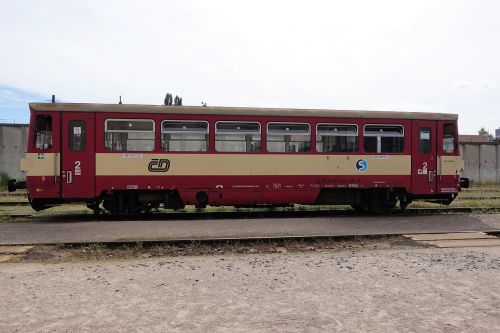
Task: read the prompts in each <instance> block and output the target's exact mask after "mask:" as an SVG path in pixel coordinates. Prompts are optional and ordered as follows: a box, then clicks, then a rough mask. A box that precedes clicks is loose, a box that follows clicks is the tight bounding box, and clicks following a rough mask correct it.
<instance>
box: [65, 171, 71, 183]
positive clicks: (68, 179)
mask: <svg viewBox="0 0 500 333" xmlns="http://www.w3.org/2000/svg"><path fill="white" fill-rule="evenodd" d="M66 183H68V184H71V183H73V172H72V171H66Z"/></svg>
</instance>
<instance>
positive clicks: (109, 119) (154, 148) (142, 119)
mask: <svg viewBox="0 0 500 333" xmlns="http://www.w3.org/2000/svg"><path fill="white" fill-rule="evenodd" d="M109 121H142V122H151V123H152V124H153V130H152V131H144V130H108V122H109ZM129 132H135V133H151V132H153V139H147V140H151V141H153V147H152V149H151V150H128V149H127V150H113V149H107V148H106V133H129ZM143 140H144V139H143ZM104 150H106V151H110V152H118V153H120V152H121V153H123V152H151V151H155V150H156V122H155V120H154V119H149V118H148V119H145V118H106V119H105V120H104Z"/></svg>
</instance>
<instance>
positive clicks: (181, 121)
mask: <svg viewBox="0 0 500 333" xmlns="http://www.w3.org/2000/svg"><path fill="white" fill-rule="evenodd" d="M167 121H169V122H177V123H205V124H206V125H207V131H206V132H205V133H203V134H204V135H208V138H207V140H206V141H207V149H206V150H199V151H193V150H181V151H176V150H164V149H163V146H162V140H163V138H162V135H163V134H164V133H166V134H169V133H173V132H164V131H163V123H164V122H167ZM178 133H196V134H201V132H195V131H186V132H182V131H179V132H178ZM185 141H188V140H185ZM160 150H161V151H162V152H167V153H208V152H209V151H210V123H209V122H208V121H206V120H192V119H186V120H184V119H163V120H162V121H161V122H160Z"/></svg>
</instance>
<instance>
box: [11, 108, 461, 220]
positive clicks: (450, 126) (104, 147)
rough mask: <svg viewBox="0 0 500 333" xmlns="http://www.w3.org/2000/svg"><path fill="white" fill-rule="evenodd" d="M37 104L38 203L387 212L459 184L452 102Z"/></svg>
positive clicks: (34, 170) (34, 169) (439, 197)
mask: <svg viewBox="0 0 500 333" xmlns="http://www.w3.org/2000/svg"><path fill="white" fill-rule="evenodd" d="M30 111H31V121H30V136H29V144H28V151H27V154H26V158H25V159H24V160H23V161H22V163H21V168H22V170H24V171H25V172H26V173H27V174H26V176H27V177H26V180H27V182H26V185H27V191H28V195H29V198H30V202H31V204H32V206H33V208H35V209H37V210H40V209H43V208H46V207H49V206H52V205H57V204H60V203H64V202H86V203H87V204H88V205H89V207H91V208H93V209H94V210H95V211H98V209H99V208H98V207H99V205H100V203H102V204H103V206H104V208H105V209H106V210H108V211H110V212H112V213H117V214H119V213H137V212H141V211H148V210H149V209H151V208H156V207H159V206H163V207H165V208H173V209H178V208H182V207H184V205H196V206H197V207H205V206H206V205H212V206H219V205H234V206H266V205H290V204H294V203H297V204H350V205H352V206H353V207H354V208H355V209H358V210H371V211H374V212H384V211H387V210H388V209H390V208H392V207H394V206H395V205H396V202H397V201H398V200H399V202H400V205H401V207H403V208H404V207H405V206H406V205H407V204H408V203H410V202H411V201H412V200H415V199H423V200H432V201H441V202H444V203H450V202H451V201H452V200H453V199H454V198H455V196H456V195H457V193H458V192H459V191H460V186H461V181H460V172H461V170H462V166H463V163H462V161H461V159H460V156H459V151H458V141H457V139H458V132H457V118H458V117H457V115H455V114H437V113H409V112H378V111H343V110H306V109H300V110H299V109H261V108H231V107H194V106H152V105H124V104H116V105H109V104H72V103H71V104H70V103H32V104H30ZM464 185H465V180H463V184H462V186H464ZM10 187H11V188H15V187H16V183H15V181H12V182H11V183H10Z"/></svg>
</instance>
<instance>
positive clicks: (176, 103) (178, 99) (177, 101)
mask: <svg viewBox="0 0 500 333" xmlns="http://www.w3.org/2000/svg"><path fill="white" fill-rule="evenodd" d="M174 105H177V106H181V105H182V98H181V97H179V96H177V95H175V99H174Z"/></svg>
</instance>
